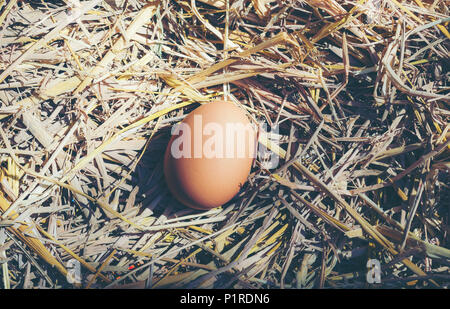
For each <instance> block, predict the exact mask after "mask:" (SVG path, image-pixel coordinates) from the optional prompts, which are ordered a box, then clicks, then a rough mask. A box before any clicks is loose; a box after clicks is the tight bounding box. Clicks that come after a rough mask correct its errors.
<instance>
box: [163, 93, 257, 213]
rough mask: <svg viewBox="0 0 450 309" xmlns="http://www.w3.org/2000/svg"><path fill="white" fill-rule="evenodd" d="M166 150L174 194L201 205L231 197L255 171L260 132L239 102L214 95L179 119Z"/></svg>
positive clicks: (208, 206) (212, 204)
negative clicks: (181, 119) (212, 100)
mask: <svg viewBox="0 0 450 309" xmlns="http://www.w3.org/2000/svg"><path fill="white" fill-rule="evenodd" d="M171 134H172V137H171V139H170V141H169V143H168V145H167V149H166V152H165V155H164V175H165V179H166V183H167V186H168V188H169V190H170V191H171V193H172V194H173V196H174V197H175V198H176V199H177V200H179V201H180V202H181V203H182V204H184V205H186V206H188V207H190V208H194V209H199V210H206V209H211V208H215V207H219V206H221V205H223V204H225V203H226V202H228V201H230V200H231V199H232V198H233V197H234V196H235V195H236V194H237V193H238V192H239V191H240V189H241V188H242V186H243V185H244V183H245V182H246V181H247V178H248V175H249V174H250V171H251V167H252V163H253V160H254V158H255V155H256V145H257V134H256V130H255V127H254V126H253V125H252V123H251V122H250V121H249V119H248V118H247V116H246V114H245V112H244V110H243V109H241V108H240V107H238V106H236V105H235V104H234V103H231V102H227V101H214V102H211V103H206V104H204V105H201V106H200V107H198V108H196V109H195V110H193V111H192V112H191V113H189V114H188V115H187V116H186V117H185V119H184V120H183V121H182V122H180V123H178V124H176V125H174V126H173V127H172V130H171Z"/></svg>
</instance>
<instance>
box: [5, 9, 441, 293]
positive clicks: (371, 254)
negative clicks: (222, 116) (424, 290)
mask: <svg viewBox="0 0 450 309" xmlns="http://www.w3.org/2000/svg"><path fill="white" fill-rule="evenodd" d="M449 22H450V18H449V11H448V7H447V5H446V3H445V1H444V0H436V1H424V2H422V1H420V0H414V1H411V0H407V1H401V2H399V1H396V0H370V1H369V0H367V1H364V0H363V1H340V0H339V1H337V0H333V1H316V0H310V1H296V0H286V1H285V0H274V1H270V0H269V1H268V0H251V1H244V0H233V1H231V0H230V1H228V0H217V1H213V0H190V1H183V0H176V1H168V0H161V1H155V2H148V1H139V0H132V1H120V0H110V1H101V0H90V1H78V0H71V1H37V0H33V1H17V0H14V1H1V2H0V45H1V46H0V48H1V53H0V104H1V106H0V123H1V126H0V163H1V166H0V168H1V170H0V186H1V192H0V214H1V217H0V263H1V264H2V271H1V272H0V277H1V278H2V284H3V287H4V288H38V287H39V288H71V287H82V288H105V287H108V288H121V287H140V288H144V287H146V288H206V287H213V288H236V289H238V288H313V287H314V288H350V287H371V286H382V287H387V288H390V287H391V288H392V287H395V288H396V287H414V288H420V287H440V288H445V287H448V286H449V282H450V281H449V279H450V276H449V275H448V271H449V265H450V263H449V260H450V250H449V236H448V235H449V226H448V224H449V221H448V219H449V211H448V205H449V204H448V199H449V195H448V192H449V191H448V186H449V175H448V169H449V168H450V163H449V158H450V157H449V150H450V145H449V141H448V138H449V137H450V134H449V128H450V125H449V124H448V119H449V116H450V114H449V111H448V106H449V101H450V96H449V89H450V88H449V82H450V74H449V71H448V68H449V61H450V60H449V56H448V55H449V53H448V49H449V39H450V34H449V32H448V30H447V29H448V23H449ZM224 98H225V99H227V100H230V101H232V102H234V103H236V104H237V105H238V106H240V107H241V108H242V109H243V110H245V111H246V113H247V114H248V116H249V118H251V119H252V121H254V122H265V123H267V124H269V125H271V126H273V127H275V126H278V127H279V132H278V135H277V136H276V137H277V140H276V141H275V140H273V139H272V138H273V136H272V137H271V136H270V135H268V134H263V133H264V132H260V133H261V134H260V145H262V146H265V147H267V149H269V150H270V151H271V153H272V154H276V155H277V156H279V159H280V160H279V164H278V166H277V167H276V168H274V169H267V168H265V165H264V164H263V163H264V162H263V159H261V158H259V159H258V160H257V161H256V162H255V164H254V166H253V169H252V173H251V175H250V177H249V181H248V182H247V184H246V185H245V187H244V188H243V189H242V190H241V192H240V193H239V194H238V195H237V196H236V197H235V198H234V199H233V200H232V201H230V202H229V203H227V204H226V205H223V206H222V207H220V208H217V209H212V210H210V211H206V212H199V211H195V210H190V209H187V208H185V207H183V206H182V205H180V204H179V203H178V202H177V201H176V200H175V199H174V198H173V197H172V196H171V195H170V193H169V192H168V190H167V188H166V186H165V183H164V177H163V171H162V156H163V154H164V150H165V146H166V145H167V142H168V139H169V137H170V128H171V127H172V126H173V125H174V124H175V123H177V122H179V121H180V120H182V119H183V117H184V116H185V115H186V114H187V113H188V112H189V111H191V110H192V109H193V108H195V107H197V106H198V105H199V104H203V103H206V102H208V101H211V100H214V99H224ZM371 259H372V260H373V259H376V260H378V261H379V262H380V264H381V278H382V282H381V283H379V284H375V285H371V284H370V283H368V282H367V278H366V275H367V273H368V269H367V262H368V261H369V260H371ZM74 265H79V266H80V267H81V273H80V274H81V277H77V274H78V273H77V272H76V271H74V269H75V270H76V268H74Z"/></svg>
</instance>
